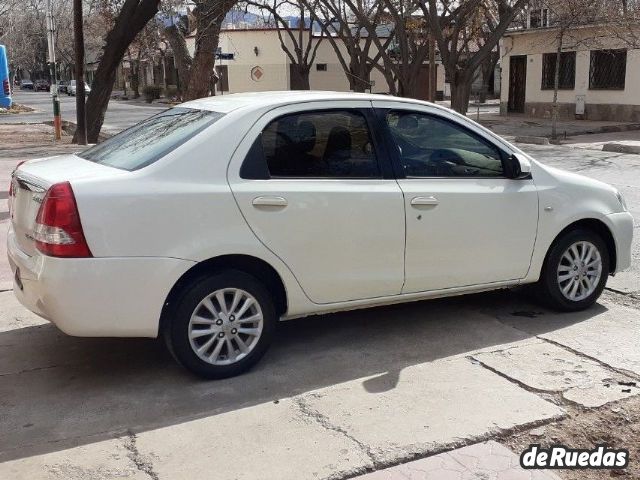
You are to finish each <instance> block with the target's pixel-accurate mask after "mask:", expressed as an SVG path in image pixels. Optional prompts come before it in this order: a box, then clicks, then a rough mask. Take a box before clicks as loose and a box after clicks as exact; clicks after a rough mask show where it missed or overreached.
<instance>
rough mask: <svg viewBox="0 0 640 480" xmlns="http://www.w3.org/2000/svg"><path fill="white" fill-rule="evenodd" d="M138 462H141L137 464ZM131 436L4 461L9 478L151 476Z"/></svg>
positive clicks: (0, 467) (143, 479)
mask: <svg viewBox="0 0 640 480" xmlns="http://www.w3.org/2000/svg"><path fill="white" fill-rule="evenodd" d="M136 462H138V464H139V466H138V465H136ZM146 462H147V461H146V459H144V458H143V457H141V456H140V455H138V454H136V453H135V449H134V448H132V444H131V442H130V439H129V438H124V439H110V440H104V441H100V442H96V443H91V444H88V445H83V446H80V447H76V448H73V449H63V450H59V451H55V452H51V453H47V454H45V455H38V456H33V457H27V458H22V459H19V460H13V461H9V462H4V463H0V478H3V479H7V480H9V479H10V480H87V479H92V480H123V479H127V480H149V478H150V477H149V475H148V474H147V472H145V471H144V470H143V469H142V468H141V467H143V466H144V464H146Z"/></svg>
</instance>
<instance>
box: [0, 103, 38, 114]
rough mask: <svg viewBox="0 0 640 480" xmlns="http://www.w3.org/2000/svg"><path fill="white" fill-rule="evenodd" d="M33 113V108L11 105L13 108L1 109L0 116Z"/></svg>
mask: <svg viewBox="0 0 640 480" xmlns="http://www.w3.org/2000/svg"><path fill="white" fill-rule="evenodd" d="M27 112H33V108H31V107H27V106H26V105H20V104H19V103H14V104H13V105H11V108H0V115H11V114H15V113H27Z"/></svg>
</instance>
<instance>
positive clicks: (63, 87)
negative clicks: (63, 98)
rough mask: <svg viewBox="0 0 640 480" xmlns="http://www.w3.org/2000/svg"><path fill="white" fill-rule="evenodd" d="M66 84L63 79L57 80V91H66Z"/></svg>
mask: <svg viewBox="0 0 640 480" xmlns="http://www.w3.org/2000/svg"><path fill="white" fill-rule="evenodd" d="M68 85H69V84H68V83H67V82H66V81H64V80H60V81H58V93H67V86H68Z"/></svg>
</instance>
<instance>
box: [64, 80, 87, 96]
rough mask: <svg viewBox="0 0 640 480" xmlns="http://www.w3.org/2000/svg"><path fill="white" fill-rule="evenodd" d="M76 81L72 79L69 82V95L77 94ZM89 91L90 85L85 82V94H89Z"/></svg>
mask: <svg viewBox="0 0 640 480" xmlns="http://www.w3.org/2000/svg"><path fill="white" fill-rule="evenodd" d="M76 90H77V88H76V81H75V80H71V81H70V82H69V84H68V85H67V95H69V96H75V95H76ZM89 92H91V88H90V87H89V85H87V84H86V83H85V84H84V93H85V95H88V94H89Z"/></svg>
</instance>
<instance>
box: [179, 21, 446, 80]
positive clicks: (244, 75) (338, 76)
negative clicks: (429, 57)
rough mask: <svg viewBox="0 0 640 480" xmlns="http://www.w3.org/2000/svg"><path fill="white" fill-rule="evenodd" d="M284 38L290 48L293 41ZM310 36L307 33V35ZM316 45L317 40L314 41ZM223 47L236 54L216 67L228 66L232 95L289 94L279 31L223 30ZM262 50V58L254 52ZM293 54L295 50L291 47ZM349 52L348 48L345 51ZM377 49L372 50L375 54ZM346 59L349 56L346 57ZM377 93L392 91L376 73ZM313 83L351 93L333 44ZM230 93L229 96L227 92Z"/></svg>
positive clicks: (324, 47) (323, 46)
mask: <svg viewBox="0 0 640 480" xmlns="http://www.w3.org/2000/svg"><path fill="white" fill-rule="evenodd" d="M283 35H284V36H285V37H284V38H285V39H286V41H287V43H288V44H290V39H288V38H287V37H286V33H285V32H283ZM305 35H306V32H305ZM314 41H316V40H314ZM219 46H220V47H221V49H222V52H223V53H233V54H234V59H233V60H216V65H227V68H228V72H229V92H228V93H239V92H248V91H268V90H288V89H289V88H290V82H289V64H290V60H289V58H288V56H287V54H286V53H285V52H284V51H283V50H282V48H281V45H280V39H279V37H278V33H277V31H275V30H258V29H256V30H223V31H222V32H221V34H220V42H219ZM255 47H258V55H256V54H255V52H254V48H255ZM187 48H188V50H189V52H190V53H191V54H192V55H193V52H194V49H195V44H194V38H193V37H188V38H187ZM290 49H291V50H292V51H293V49H292V48H291V47H290ZM342 49H343V51H345V52H346V47H344V46H343V47H342ZM374 49H375V47H372V51H373V50H374ZM344 55H345V57H346V53H345V54H344ZM318 63H325V64H327V70H326V71H318V70H317V69H316V65H317V64H318ZM256 66H260V68H261V69H262V71H263V72H264V75H263V77H262V78H261V79H260V80H259V81H256V80H255V79H252V78H251V69H252V68H254V67H256ZM371 80H372V81H373V82H374V86H373V87H372V88H371V91H372V92H373V93H387V92H389V87H388V85H387V82H386V80H385V78H384V75H382V73H381V72H380V71H378V70H376V69H374V70H373V71H372V72H371ZM309 82H310V84H311V88H312V89H314V90H335V91H348V90H349V81H348V79H347V76H346V74H345V73H344V70H343V68H342V66H341V65H340V62H339V60H338V57H337V55H336V53H335V51H334V49H333V47H332V45H331V43H330V42H329V41H328V40H326V39H324V40H323V41H322V42H321V43H320V45H319V46H318V51H317V54H316V59H315V62H314V65H313V66H312V67H311V71H310V73H309ZM437 89H438V90H444V68H442V65H438V84H437ZM224 93H227V92H224Z"/></svg>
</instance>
